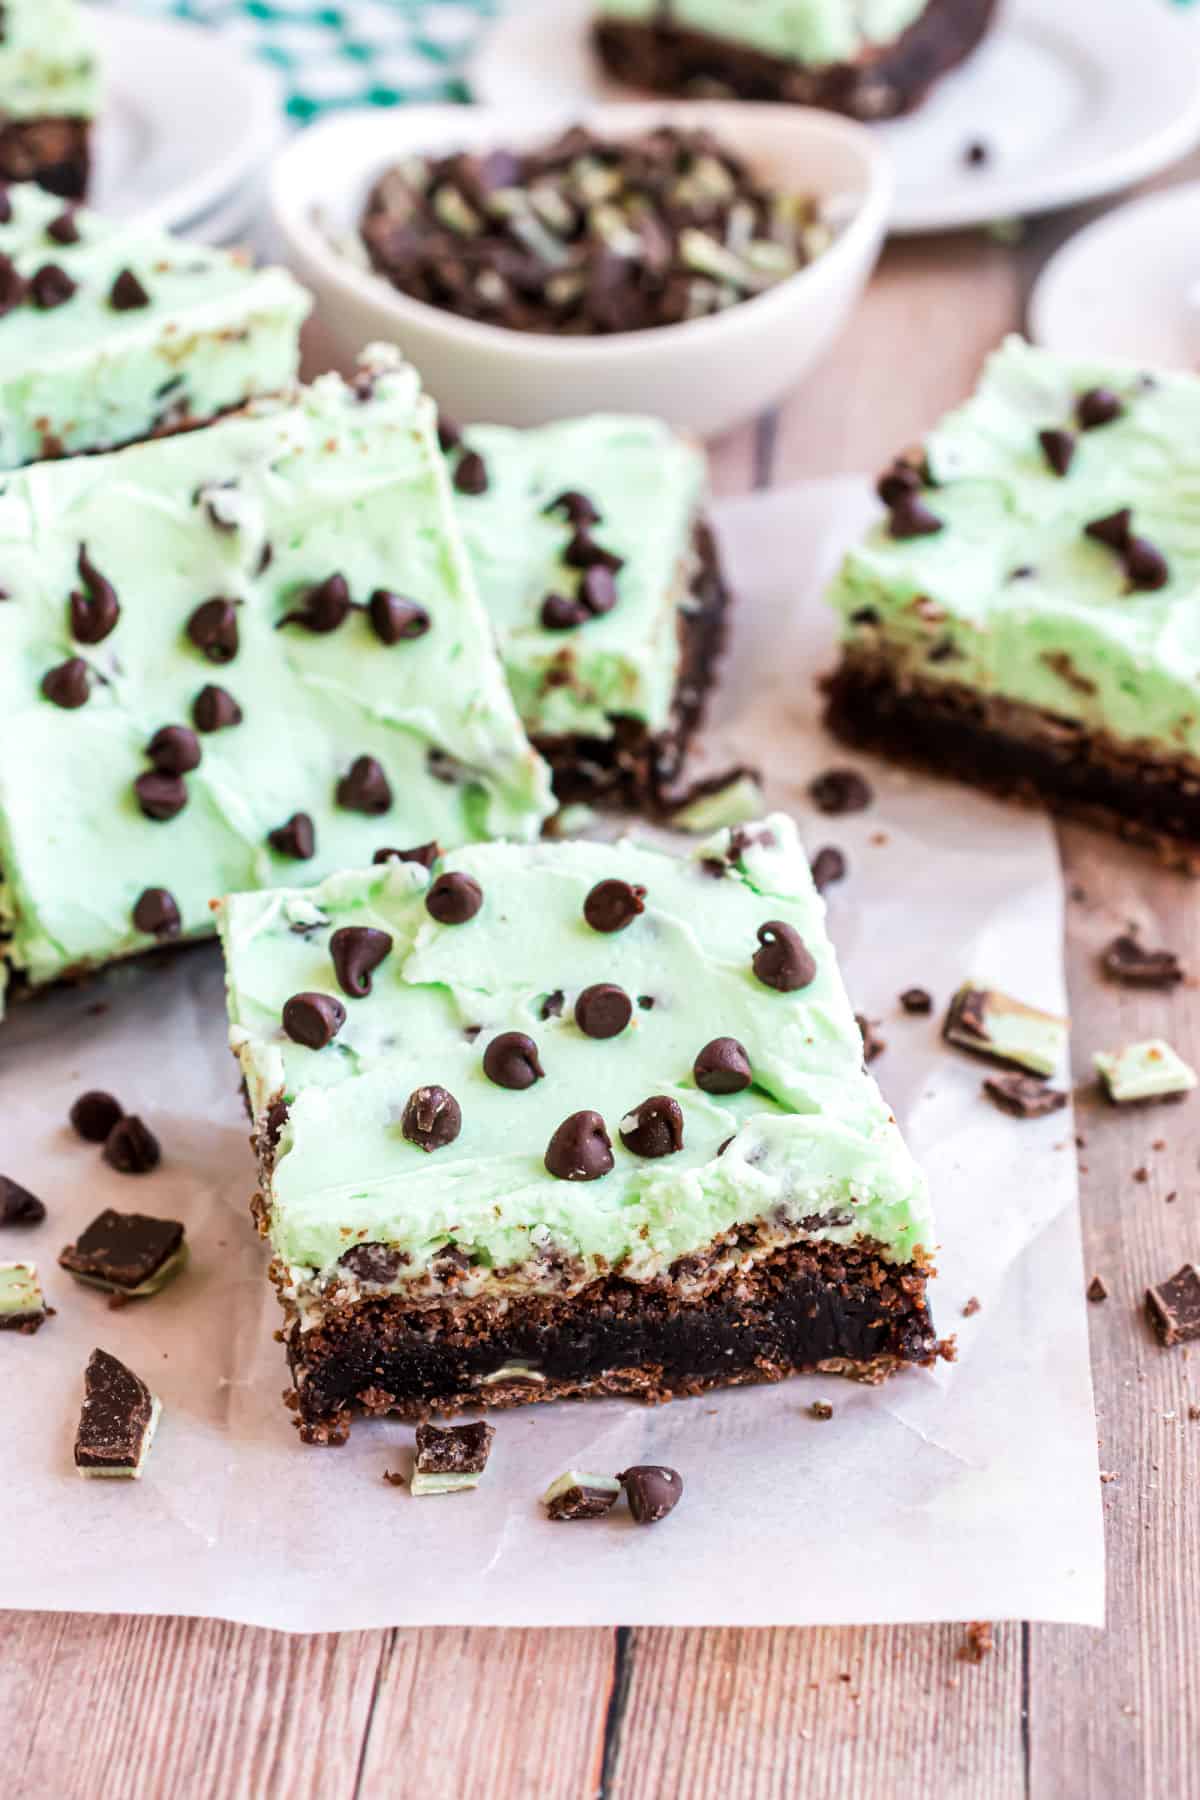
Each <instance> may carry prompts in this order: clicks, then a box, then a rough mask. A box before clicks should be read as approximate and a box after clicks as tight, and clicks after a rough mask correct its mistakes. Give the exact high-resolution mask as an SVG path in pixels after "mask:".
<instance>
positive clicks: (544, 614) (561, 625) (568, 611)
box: [539, 594, 592, 631]
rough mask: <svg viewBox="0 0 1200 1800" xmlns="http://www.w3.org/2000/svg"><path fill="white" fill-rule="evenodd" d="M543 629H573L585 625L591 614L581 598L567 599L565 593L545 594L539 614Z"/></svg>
mask: <svg viewBox="0 0 1200 1800" xmlns="http://www.w3.org/2000/svg"><path fill="white" fill-rule="evenodd" d="M539 617H540V618H541V621H542V628H543V630H545V631H574V630H575V628H576V626H578V625H586V624H587V622H588V620H589V619H590V618H591V617H592V614H591V613H590V612H589V611H588V609H587V607H586V606H585V605H584V604H583V601H582V600H572V599H568V597H567V596H566V595H565V594H547V595H546V598H545V599H544V600H543V601H542V610H541V613H540V614H539Z"/></svg>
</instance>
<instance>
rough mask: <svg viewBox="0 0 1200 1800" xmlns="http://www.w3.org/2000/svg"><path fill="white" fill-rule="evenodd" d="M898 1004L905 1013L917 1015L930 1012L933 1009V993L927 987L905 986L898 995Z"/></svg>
mask: <svg viewBox="0 0 1200 1800" xmlns="http://www.w3.org/2000/svg"><path fill="white" fill-rule="evenodd" d="M900 1004H901V1006H902V1007H903V1008H904V1010H905V1012H906V1013H915V1014H918V1015H921V1014H924V1013H931V1012H932V1011H933V995H932V994H931V993H930V992H929V989H928V988H922V987H910V988H905V990H904V992H903V993H902V994H901V996H900Z"/></svg>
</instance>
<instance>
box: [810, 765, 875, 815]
mask: <svg viewBox="0 0 1200 1800" xmlns="http://www.w3.org/2000/svg"><path fill="white" fill-rule="evenodd" d="M808 791H809V794H810V796H811V798H812V803H813V805H814V806H815V807H816V808H817V811H818V812H823V813H827V814H828V815H829V816H830V817H831V818H836V817H838V816H840V815H841V814H843V813H855V812H863V811H864V810H865V809H866V808H867V807H868V806H870V804H871V802H872V800H873V799H874V798H875V796H874V794H873V793H872V791H871V788H870V786H869V784H868V783H867V781H866V780H865V779H864V778H863V776H861V775H860V774H859V773H858V770H857V769H826V770H825V772H824V774H822V775H817V776H815V777H814V778H813V780H812V781H810V782H809V784H808Z"/></svg>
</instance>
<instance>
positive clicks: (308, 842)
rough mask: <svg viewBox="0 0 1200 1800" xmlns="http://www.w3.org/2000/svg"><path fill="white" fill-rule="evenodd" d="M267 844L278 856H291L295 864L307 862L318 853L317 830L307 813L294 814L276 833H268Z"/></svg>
mask: <svg viewBox="0 0 1200 1800" xmlns="http://www.w3.org/2000/svg"><path fill="white" fill-rule="evenodd" d="M267 842H268V844H270V846H271V848H272V850H274V852H275V854H276V855H277V856H290V857H291V858H292V860H293V862H307V861H308V859H309V857H310V856H315V855H316V852H317V833H316V829H315V827H314V825H313V822H312V820H311V818H310V817H309V815H308V814H307V813H305V812H294V813H293V814H292V816H291V818H290V819H287V820H285V822H284V823H283V824H282V825H277V826H276V827H275V829H274V831H268V833H267Z"/></svg>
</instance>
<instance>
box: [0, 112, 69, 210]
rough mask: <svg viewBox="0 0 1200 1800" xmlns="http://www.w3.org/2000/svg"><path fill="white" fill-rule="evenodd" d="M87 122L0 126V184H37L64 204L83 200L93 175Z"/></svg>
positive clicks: (15, 121)
mask: <svg viewBox="0 0 1200 1800" xmlns="http://www.w3.org/2000/svg"><path fill="white" fill-rule="evenodd" d="M88 131H89V122H88V120H87V119H55V118H45V119H6V120H4V121H3V122H0V181H36V182H37V183H38V185H39V187H44V188H46V189H47V191H48V192H49V193H51V194H59V195H61V197H62V198H63V199H64V200H82V199H83V197H84V195H85V194H86V192H87V185H88V176H89V174H90V172H91V153H90V149H89V144H88Z"/></svg>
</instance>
